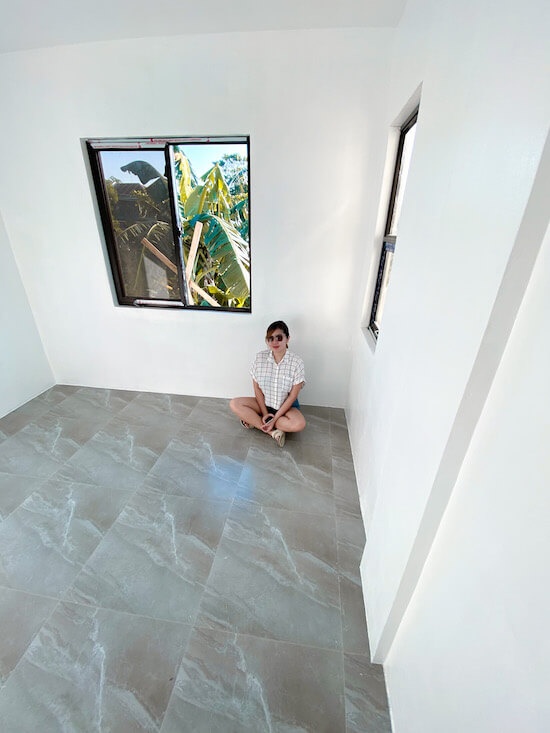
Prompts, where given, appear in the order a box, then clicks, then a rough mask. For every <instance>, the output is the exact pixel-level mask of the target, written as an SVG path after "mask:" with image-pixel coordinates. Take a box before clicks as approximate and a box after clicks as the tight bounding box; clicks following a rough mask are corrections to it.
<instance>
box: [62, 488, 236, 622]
mask: <svg viewBox="0 0 550 733" xmlns="http://www.w3.org/2000/svg"><path fill="white" fill-rule="evenodd" d="M230 506H231V503H230V502H229V501H216V502H214V501H205V500H202V499H201V500H197V499H186V498H181V497H179V496H167V495H166V494H163V493H161V492H139V493H138V494H136V495H135V496H134V497H133V498H132V500H131V501H130V502H129V503H128V505H127V506H126V507H125V509H124V511H123V512H122V513H121V515H120V517H119V518H118V520H117V521H116V523H115V524H114V525H113V527H112V528H111V531H110V532H109V533H108V534H107V536H106V537H105V538H104V540H103V542H102V543H101V544H100V546H99V547H98V548H97V550H96V552H95V553H94V554H93V555H92V556H91V557H90V559H89V560H88V562H87V563H86V565H85V566H84V567H83V569H82V571H81V573H80V574H79V575H78V576H77V577H76V579H75V581H74V583H73V585H72V586H71V588H69V590H68V591H67V594H66V599H67V600H70V601H76V602H78V603H85V604H91V605H95V606H102V607H104V608H111V609H115V610H120V611H128V612H131V613H137V614H141V615H144V616H151V617H153V618H161V619H166V620H171V621H181V622H185V623H189V622H191V623H192V622H193V620H194V618H195V615H196V611H197V608H198V606H199V603H200V599H201V597H202V594H203V592H204V585H205V583H206V579H207V577H208V574H209V572H210V568H211V566H212V562H213V560H214V555H215V552H216V549H217V547H218V543H219V540H220V537H221V534H222V530H223V525H224V522H225V519H226V517H227V514H228V512H229V508H230Z"/></svg>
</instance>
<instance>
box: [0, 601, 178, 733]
mask: <svg viewBox="0 0 550 733" xmlns="http://www.w3.org/2000/svg"><path fill="white" fill-rule="evenodd" d="M189 633H190V628H189V627H187V626H184V625H182V624H173V623H169V622H165V621H158V620H154V619H150V618H140V617H139V616H131V615H128V614H123V613H116V612H113V611H106V610H103V609H97V608H91V607H86V606H79V605H76V604H70V603H61V604H59V606H58V607H57V608H56V610H55V611H54V613H53V614H52V616H51V618H50V619H49V620H48V621H47V622H46V623H45V624H44V626H43V627H42V629H41V630H40V631H39V632H38V634H37V635H36V637H35V638H34V640H33V641H32V643H31V645H30V647H29V648H28V650H27V652H26V653H25V655H24V657H23V659H22V660H21V662H20V663H19V665H18V666H17V668H16V670H15V671H14V672H12V674H11V676H10V678H9V679H8V681H7V683H6V685H5V686H4V688H3V690H1V691H0V719H1V720H2V725H3V730H5V731H10V732H11V731H13V732H14V733H15V731H17V733H36V731H40V733H59V732H60V731H67V732H69V731H71V732H73V731H74V733H76V732H77V731H78V733H97V731H113V732H116V733H158V731H159V729H160V726H161V723H162V719H163V717H164V713H165V710H166V707H167V705H168V701H169V698H170V695H171V692H172V689H173V686H174V679H175V677H176V674H177V670H178V665H179V663H180V660H181V657H182V653H183V650H184V647H185V644H186V643H187V640H188V638H189Z"/></svg>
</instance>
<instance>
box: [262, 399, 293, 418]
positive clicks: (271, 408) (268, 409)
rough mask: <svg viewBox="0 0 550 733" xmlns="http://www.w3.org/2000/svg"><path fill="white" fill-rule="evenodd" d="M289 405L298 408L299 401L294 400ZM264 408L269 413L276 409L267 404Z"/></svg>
mask: <svg viewBox="0 0 550 733" xmlns="http://www.w3.org/2000/svg"><path fill="white" fill-rule="evenodd" d="M291 407H296V409H298V410H299V409H300V403H299V402H298V400H294V402H293V403H292V405H291ZM266 410H267V411H268V412H269V414H270V415H274V414H275V413H276V412H277V410H276V409H275V408H274V407H268V406H267V405H266Z"/></svg>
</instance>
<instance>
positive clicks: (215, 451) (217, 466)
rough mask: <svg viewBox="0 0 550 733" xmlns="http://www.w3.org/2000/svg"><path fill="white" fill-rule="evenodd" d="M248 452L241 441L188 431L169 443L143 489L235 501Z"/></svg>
mask: <svg viewBox="0 0 550 733" xmlns="http://www.w3.org/2000/svg"><path fill="white" fill-rule="evenodd" d="M247 452H248V449H247V446H246V445H245V444H243V443H242V442H241V441H240V440H239V439H238V438H234V437H232V436H226V435H222V434H220V433H202V432H195V431H186V432H185V434H184V435H183V436H182V437H181V438H177V439H175V440H172V441H171V442H170V444H169V445H168V447H167V448H166V450H165V451H164V452H163V453H162V455H161V456H160V458H159V459H158V461H157V462H156V463H155V465H154V466H153V468H152V469H151V471H150V473H149V476H148V477H147V480H146V482H145V484H144V487H145V488H149V487H153V488H156V489H158V490H162V491H165V492H166V493H168V494H175V495H178V496H188V497H191V498H205V499H211V498H213V499H226V498H229V499H232V498H233V496H234V495H235V492H236V490H237V481H238V480H239V477H240V475H241V473H242V469H243V465H244V459H245V457H246V454H247Z"/></svg>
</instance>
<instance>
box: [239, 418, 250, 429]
mask: <svg viewBox="0 0 550 733" xmlns="http://www.w3.org/2000/svg"><path fill="white" fill-rule="evenodd" d="M241 425H242V426H243V428H246V429H247V430H250V428H251V427H252V425H249V424H248V423H247V422H245V421H244V420H241Z"/></svg>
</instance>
